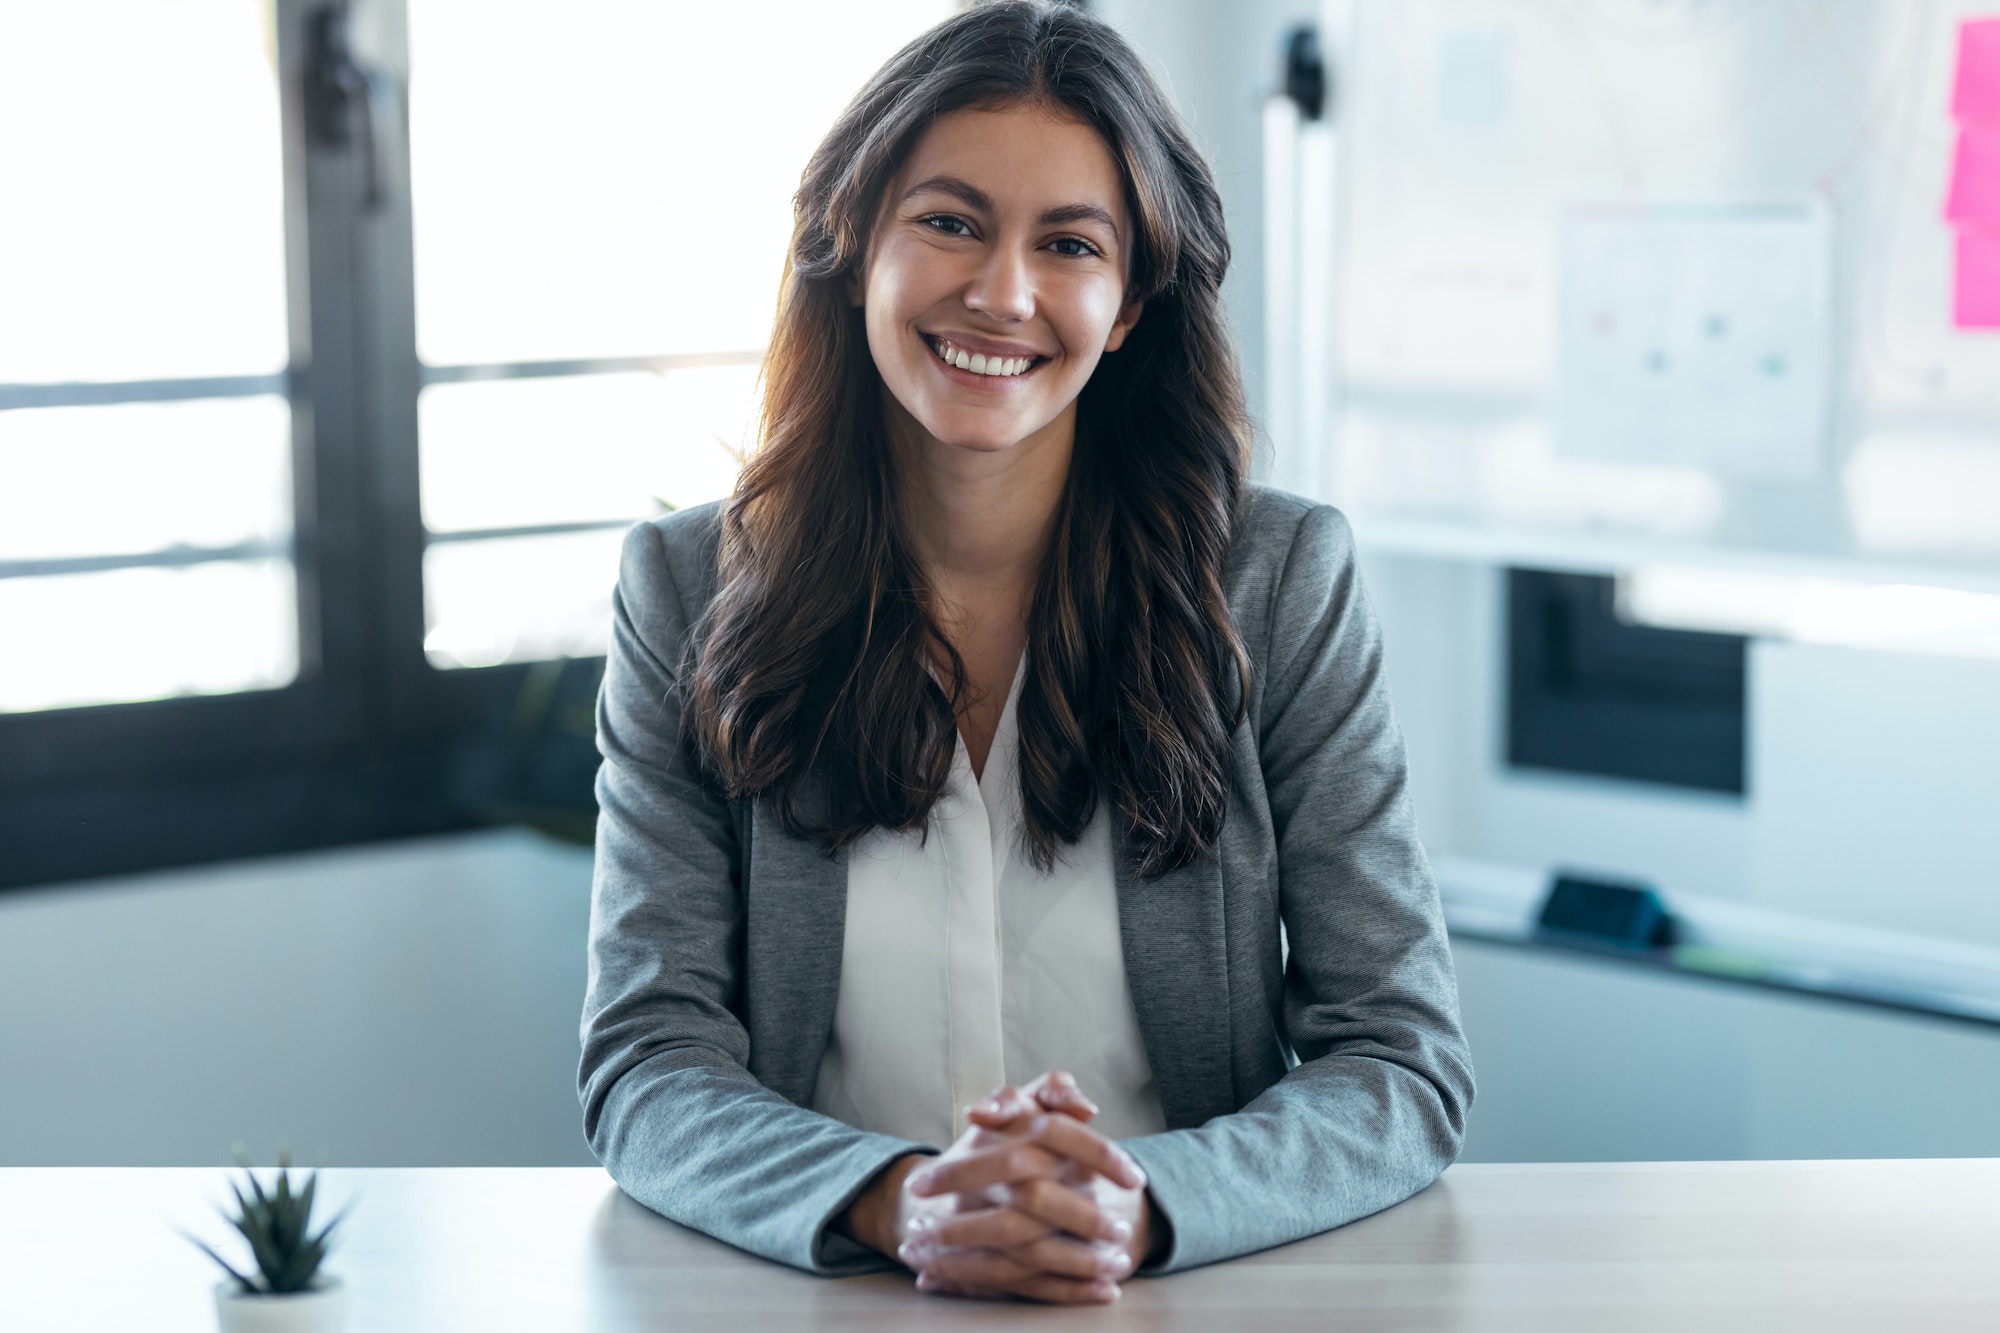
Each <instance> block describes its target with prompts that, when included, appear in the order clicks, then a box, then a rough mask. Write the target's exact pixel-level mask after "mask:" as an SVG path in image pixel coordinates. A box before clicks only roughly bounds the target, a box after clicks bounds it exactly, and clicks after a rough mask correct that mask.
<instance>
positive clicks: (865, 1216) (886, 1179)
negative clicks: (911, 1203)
mask: <svg viewBox="0 0 2000 1333" xmlns="http://www.w3.org/2000/svg"><path fill="white" fill-rule="evenodd" d="M929 1160H930V1155H929V1154H928V1153H906V1154H904V1155H903V1156H901V1157H898V1158H897V1159H896V1160H895V1161H893V1162H891V1163H889V1165H888V1166H886V1167H884V1168H883V1169H882V1171H881V1173H880V1174H878V1175H877V1176H876V1177H875V1179H873V1180H872V1181H870V1182H868V1185H867V1188H865V1189H863V1190H862V1191H861V1193H859V1194H857V1195H856V1196H855V1197H854V1202H853V1203H850V1204H849V1205H847V1207H846V1209H845V1210H844V1211H842V1212H841V1214H840V1216H838V1217H836V1218H834V1220H833V1229H834V1230H835V1231H838V1232H840V1233H841V1234H843V1235H846V1236H850V1237H852V1238H853V1239H855V1240H858V1241H860V1242H861V1243H862V1244H863V1245H866V1246H867V1247H868V1248H869V1249H871V1250H876V1251H879V1252H880V1253H882V1254H886V1255H889V1256H891V1257H893V1256H894V1255H895V1253H896V1247H897V1246H898V1245H900V1244H901V1243H902V1234H901V1233H902V1223H903V1217H902V1212H903V1181H904V1180H905V1179H906V1178H908V1176H909V1174H910V1172H912V1171H914V1170H916V1169H917V1168H918V1167H919V1166H921V1165H922V1164H923V1163H924V1162H926V1161H929Z"/></svg>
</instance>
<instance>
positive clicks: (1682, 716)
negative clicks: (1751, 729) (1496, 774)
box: [1507, 569, 1748, 795]
mask: <svg viewBox="0 0 2000 1333" xmlns="http://www.w3.org/2000/svg"><path fill="white" fill-rule="evenodd" d="M1613 593H1614V583H1613V580H1611V579H1609V578H1605V577H1602V576H1599V575H1593V574H1561V573H1552V572H1549V571H1545V570H1534V569H1510V570H1508V571H1507V762H1508V763H1509V764H1513V765H1517V766H1520V767H1524V768H1542V769H1552V770H1555V771H1557V772H1563V773H1585V774H1590V775H1592V776H1596V777H1610V778H1626V779H1630V780H1632V781H1635V782H1652V783H1660V784H1663V785H1666V786H1672V787H1689V788H1694V789H1697V790H1701V791H1713V792H1726V793H1730V794H1734V795H1741V794H1742V793H1743V791H1744V789H1745V775H1744V755H1743V746H1744V684H1745V676H1746V672H1745V664H1746V661H1747V658H1748V641H1747V640H1745V639H1744V638H1742V637H1741V636H1739V635H1734V634H1700V633H1694V632H1691V631H1687V630H1666V629H1654V628H1651V627H1649V626H1644V625H1633V624H1629V623H1627V622H1626V621H1623V620H1621V619H1619V617H1618V613H1617V610H1616V607H1615V606H1614V604H1613Z"/></svg>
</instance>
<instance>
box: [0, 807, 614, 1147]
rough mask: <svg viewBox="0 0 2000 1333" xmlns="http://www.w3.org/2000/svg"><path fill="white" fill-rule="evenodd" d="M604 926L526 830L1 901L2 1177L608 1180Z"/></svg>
mask: <svg viewBox="0 0 2000 1333" xmlns="http://www.w3.org/2000/svg"><path fill="white" fill-rule="evenodd" d="M589 915H590V853H589V851H588V850H585V849H581V848H576V847H569V846H565V845H562V844H558V843H554V842H550V841H549V840H547V839H544V838H542V837H540V836H539V835H536V834H532V833H528V832H525V831H522V830H518V829H514V830H491V831H487V832H482V833H470V834H460V835H454V836H451V837H444V838H433V839H420V840H413V841H409V842H400V843H382V844H375V845H372V846H365V847H354V848H345V849H342V850H340V851H333V852H323V853H315V854H312V855H306V856H296V857H283V858H275V859H270V860H259V861H245V862H239V863H236V864H232V865H218V866H202V867H196V868H193V869H188V870H178V871H170V872H165V873H161V874H153V875H139V876H132V877H128V878H121V879H117V880H106V881H98V882H95V883H86V884H71V885H62V886H58V887H54V888H49V889H41V890H24V891H19V892H14V893H9V894H6V895H0V1166H206V1165H226V1164H227V1163H228V1162H229V1160H230V1144H231V1143H232V1142H233V1141H236V1140H242V1141H244V1142H245V1143H247V1144H248V1145H249V1147H250V1148H251V1150H252V1152H253V1154H254V1155H255V1157H256V1159H257V1160H258V1161H260V1162H268V1161H270V1160H271V1157H272V1154H273V1153H274V1152H275V1151H276V1149H277V1145H278V1144H279V1143H280V1142H286V1143H289V1145H290V1146H291V1148H292V1150H293V1153H294V1156H295V1158H296V1159H297V1160H300V1161H304V1162H316V1161H320V1160H322V1159H324V1160H325V1161H326V1162H328V1163H329V1164H331V1165H337V1166H579V1165H582V1166H587V1165H589V1164H590V1163H591V1162H592V1161H593V1160H594V1159H593V1158H592V1156H591V1153H590V1148H589V1145H588V1144H587V1143H585V1141H584V1138H583V1129H582V1115H581V1112H580V1111H579V1110H578V1107H577V1098H576V1067H577V1058H578V1049H579V1048H578V1038H577V1024H578V1019H579V1016H580V1014H581V1012H582V1008H583V984H584V932H585V929H586V924H587V922H588V920H589Z"/></svg>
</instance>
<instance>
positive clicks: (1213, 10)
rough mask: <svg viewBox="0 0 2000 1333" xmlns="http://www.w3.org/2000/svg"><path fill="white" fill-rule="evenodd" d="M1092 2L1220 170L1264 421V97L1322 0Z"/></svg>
mask: <svg viewBox="0 0 2000 1333" xmlns="http://www.w3.org/2000/svg"><path fill="white" fill-rule="evenodd" d="M1090 8H1091V12H1092V13H1094V14H1096V15H1097V16H1098V17H1099V18H1101V19H1103V20H1104V21H1105V22H1107V23H1109V24H1111V25H1112V26H1113V27H1115V28H1117V29H1118V30H1119V31H1120V32H1121V33H1123V34H1124V35H1125V38H1126V40H1127V41H1129V42H1131V43H1132V45H1133V47H1134V48H1135V49H1136V50H1137V51H1138V52H1139V53H1140V55H1142V56H1144V57H1145V59H1146V62H1147V64H1148V65H1149V66H1150V67H1151V68H1152V70H1153V74H1154V77H1155V78H1157V79H1159V80H1160V81H1161V83H1163V84H1164V85H1165V86H1166V88H1167V90H1168V92H1169V94H1170V95H1171V96H1172V97H1173V99H1174V101H1175V103H1176V104H1177V105H1178V106H1179V107H1180V110H1181V114H1182V115H1183V116H1184V117H1185V118H1186V119H1187V121H1188V125H1189V128H1190V129H1191V131H1192V132H1193V134H1194V137H1195V141H1196V143H1198V144H1199V145H1200V146H1201V148H1202V151H1203V152H1205V153H1207V154H1208V160H1209V165H1210V166H1211V167H1213V168H1214V170H1215V179H1216V187H1217V189H1218V190H1219V191H1220V193H1221V195H1222V209H1223V217H1224V219H1225V220H1226V222H1227V224H1228V227H1229V240H1230V246H1231V249H1232V252H1233V259H1232V261H1231V264H1230V269H1229V276H1228V277H1227V278H1226V279H1225V280H1224V282H1223V289H1222V291H1223V300H1224V301H1225V303H1226V304H1227V306H1228V310H1229V317H1230V324H1231V326H1232V328H1233V330H1234V332H1235V336H1236V346H1237V349H1238V351H1239V352H1240V353H1241V355H1242V358H1243V370H1244V382H1245V387H1246V389H1247V390H1248V392H1249V395H1250V402H1251V405H1252V408H1253V410H1255V411H1256V412H1257V415H1258V419H1259V420H1262V419H1263V417H1264V413H1263V411H1262V408H1263V392H1264V254H1263V237H1264V178H1263V165H1264V157H1263V154H1264V138H1263V134H1264V131H1263V114H1264V100H1265V98H1267V97H1268V96H1270V94H1271V92H1272V90H1273V89H1274V88H1275V87H1276V86H1277V81H1278V72H1279V66H1278V55H1279V51H1280V46H1281V43H1282V41H1283V39H1284V34H1285V33H1287V32H1288V31H1290V30H1291V28H1292V27H1293V26H1294V25H1296V24H1299V23H1310V22H1316V21H1317V20H1318V18H1319V9H1320V6H1319V0H1231V3H1228V4H1218V3H1216V2H1215V0H1095V3H1093V4H1092V5H1091V6H1090ZM1262 447H1263V449H1264V450H1265V453H1266V455H1267V457H1266V461H1268V451H1269V444H1268V442H1263V444H1262Z"/></svg>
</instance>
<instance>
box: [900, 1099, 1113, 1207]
mask: <svg viewBox="0 0 2000 1333" xmlns="http://www.w3.org/2000/svg"><path fill="white" fill-rule="evenodd" d="M1014 1135H1015V1137H1012V1138H1010V1139H1007V1140H1004V1141H1002V1142H1000V1143H996V1144H994V1145H992V1146H991V1147H987V1148H980V1149H975V1150H974V1151H971V1152H968V1153H966V1154H965V1155H963V1156H960V1157H950V1156H947V1157H944V1158H941V1159H939V1160H938V1161H936V1162H932V1163H927V1164H926V1165H924V1166H921V1167H919V1168H917V1169H916V1170H915V1171H912V1172H911V1173H910V1176H909V1187H910V1189H911V1191H912V1192H913V1193H915V1194H916V1195H917V1196H918V1197H920V1198H929V1197H931V1196H933V1195H939V1194H949V1193H964V1192H966V1191H968V1190H979V1189H985V1188H988V1187H989V1186H993V1185H1006V1184H1011V1183H1013V1182H1015V1181H1021V1180H1028V1179H1031V1178H1033V1177H1035V1176H1046V1175H1051V1174H1053V1173H1054V1171H1055V1169H1056V1167H1057V1166H1058V1165H1060V1164H1062V1163H1064V1162H1072V1163H1075V1164H1076V1165H1077V1166H1079V1167H1082V1168H1083V1169H1085V1170H1087V1171H1093V1172H1095V1173H1097V1174H1098V1175H1101V1176H1103V1177H1104V1178H1105V1179H1106V1180H1109V1181H1111V1182H1112V1183H1113V1184H1116V1185H1122V1186H1123V1187H1125V1188H1126V1189H1138V1188H1140V1187H1141V1186H1143V1185H1144V1184H1145V1183H1146V1173H1145V1172H1143V1171H1141V1170H1140V1169H1139V1164H1138V1163H1137V1162H1135V1161H1133V1160H1132V1159H1131V1157H1130V1156H1128V1155H1127V1154H1126V1152H1125V1150H1124V1149H1122V1148H1120V1147H1119V1146H1118V1145H1117V1144H1115V1143H1113V1142H1111V1140H1109V1139H1107V1138H1105V1137H1104V1136H1103V1135H1102V1134H1099V1133H1097V1132H1096V1131H1095V1130H1092V1129H1089V1128H1086V1127H1085V1126H1083V1125H1080V1124H1078V1123H1077V1122H1076V1121H1074V1120H1072V1119H1070V1118H1069V1117H1068V1116H1065V1115H1056V1114H1051V1113H1049V1112H1042V1113H1040V1114H1038V1115H1036V1116H1035V1117H1034V1118H1033V1119H1032V1120H1030V1121H1029V1122H1028V1123H1027V1125H1026V1127H1025V1129H1019V1130H1016V1131H1014Z"/></svg>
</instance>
